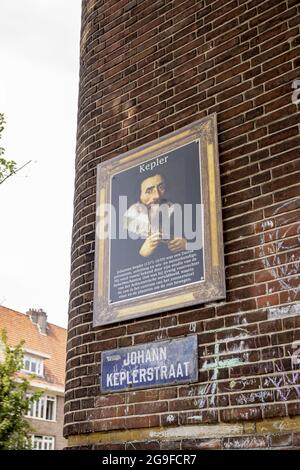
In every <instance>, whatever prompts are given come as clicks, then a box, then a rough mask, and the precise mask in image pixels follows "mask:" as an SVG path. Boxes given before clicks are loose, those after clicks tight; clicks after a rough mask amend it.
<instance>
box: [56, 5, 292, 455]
mask: <svg viewBox="0 0 300 470" xmlns="http://www.w3.org/2000/svg"><path fill="white" fill-rule="evenodd" d="M299 18H300V5H299V1H298V0H201V1H200V0H141V1H136V0H109V1H103V0H83V2H82V33H81V71H80V95H79V110H78V141H77V157H76V184H75V197H74V226H73V245H72V275H71V296H70V311H69V326H68V355H67V376H66V406H65V428H64V433H65V437H67V438H68V444H69V446H72V447H81V448H83V447H84V446H95V447H96V448H108V449H130V448H132V446H133V448H135V449H139V448H148V449H151V448H153V449H198V448H199V449H202V448H214V449H218V448H225V449H233V448H236V449H238V448H281V447H283V448H288V447H297V446H300V416H299V414H300V386H299V378H300V370H299V362H300V361H299V358H298V356H299V341H300V316H299V315H300V304H299V300H300V289H299V259H300V258H299V255H300V247H299V233H300V225H299V216H300V211H299V207H300V205H299V204H300V190H299V188H300V185H299V176H300V159H299V148H300V136H299V123H300V114H299V102H298V101H297V99H295V94H294V95H293V93H294V91H295V89H294V88H293V86H295V84H294V81H295V80H297V79H300V60H299V54H300V46H299ZM212 113H217V120H218V140H219V152H220V173H221V193H222V203H223V214H222V218H223V236H224V243H225V268H226V299H225V300H224V301H220V302H214V303H209V304H206V305H200V304H199V305H198V306H196V307H193V308H186V309H181V310H178V311H173V312H172V311H171V312H169V313H164V314H160V315H156V316H155V317H149V318H144V319H140V320H131V321H125V322H120V323H119V324H115V325H108V326H105V327H97V328H93V326H92V312H93V302H92V300H93V279H94V264H93V262H94V240H95V207H96V166H97V164H98V163H100V162H101V161H103V160H104V159H105V160H108V159H110V158H112V157H115V156H117V155H121V154H122V153H124V152H126V151H128V150H131V149H134V148H136V147H138V146H140V145H141V144H145V143H148V142H151V141H152V140H154V139H156V138H158V137H161V136H164V135H167V134H168V133H170V132H172V131H174V130H177V129H180V128H181V127H183V126H184V125H187V124H190V123H192V122H194V121H196V120H198V119H200V118H202V117H205V116H208V115H210V114H212ZM191 333H197V335H198V342H199V356H198V361H199V364H198V365H199V371H200V378H199V382H198V383H197V384H193V385H180V386H172V387H161V388H154V389H145V390H140V391H127V392H122V393H119V394H118V393H114V394H101V393H100V388H99V370H100V369H99V368H100V362H101V352H102V351H105V350H109V349H114V348H120V347H124V346H131V345H136V344H142V343H147V342H152V341H156V340H162V339H168V338H177V337H183V336H185V335H189V334H191Z"/></svg>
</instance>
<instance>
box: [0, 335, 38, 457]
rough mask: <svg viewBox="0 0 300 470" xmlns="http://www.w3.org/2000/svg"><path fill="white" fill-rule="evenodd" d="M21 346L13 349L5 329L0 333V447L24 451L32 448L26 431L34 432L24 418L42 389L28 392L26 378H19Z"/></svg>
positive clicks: (21, 343) (21, 361) (21, 344)
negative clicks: (8, 341) (30, 393)
mask: <svg viewBox="0 0 300 470" xmlns="http://www.w3.org/2000/svg"><path fill="white" fill-rule="evenodd" d="M23 345H24V342H23V341H22V342H20V343H19V344H18V345H17V346H16V347H15V348H14V349H11V348H10V347H9V345H8V343H7V336H6V333H5V331H2V332H1V335H0V347H1V351H0V355H1V356H2V355H3V357H1V356H0V450H26V449H30V448H31V441H30V438H29V433H30V432H32V431H33V429H32V428H31V426H30V424H29V423H28V421H26V419H25V418H24V415H25V414H26V413H27V412H28V409H29V407H30V404H31V403H32V402H33V401H35V400H38V399H39V398H40V396H41V395H42V392H35V393H32V395H30V396H29V395H28V393H29V381H28V380H25V379H21V378H20V377H18V375H17V373H18V372H19V371H20V370H21V369H22V367H23V357H24V352H23Z"/></svg>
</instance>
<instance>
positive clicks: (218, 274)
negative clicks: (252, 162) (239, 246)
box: [93, 115, 225, 326]
mask: <svg viewBox="0 0 300 470" xmlns="http://www.w3.org/2000/svg"><path fill="white" fill-rule="evenodd" d="M97 170H98V171H97V215H96V244H95V246H96V249H95V281H94V317H93V318H94V322H93V323H94V326H98V325H105V324H111V323H116V322H120V321H125V320H129V319H133V318H138V317H142V316H146V315H152V314H154V313H159V312H162V311H165V310H172V309H175V308H181V307H184V306H188V305H196V304H201V303H204V302H208V301H210V300H216V299H220V298H223V297H224V295H225V283H224V262H223V244H222V243H223V241H222V223H221V202H220V187H219V186H220V182H219V163H218V146H217V120H216V115H212V116H209V117H208V118H205V119H204V120H201V121H198V122H196V123H193V124H192V125H189V126H186V127H185V128H182V129H180V130H178V131H176V132H174V133H172V134H168V135H166V136H164V137H162V138H160V139H158V140H156V141H153V142H151V143H150V144H147V145H145V146H142V147H139V148H137V149H134V150H131V151H129V152H127V153H126V154H122V155H120V156H118V157H114V158H112V159H110V160H107V161H105V162H103V163H100V164H99V165H98V169H97Z"/></svg>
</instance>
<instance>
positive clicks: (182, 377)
mask: <svg viewBox="0 0 300 470" xmlns="http://www.w3.org/2000/svg"><path fill="white" fill-rule="evenodd" d="M197 380H198V351H197V335H191V336H187V337H185V338H179V339H173V340H168V341H161V342H154V343H146V344H141V345H138V346H132V347H129V348H120V349H113V350H110V351H104V352H102V354H101V377H100V384H101V391H102V392H103V393H111V392H118V391H120V390H134V389H138V388H152V387H158V386H164V385H176V384H181V383H190V382H197Z"/></svg>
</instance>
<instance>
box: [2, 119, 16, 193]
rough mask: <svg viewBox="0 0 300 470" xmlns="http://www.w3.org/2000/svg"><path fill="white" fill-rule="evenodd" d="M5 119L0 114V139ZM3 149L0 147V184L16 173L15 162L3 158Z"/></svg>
mask: <svg viewBox="0 0 300 470" xmlns="http://www.w3.org/2000/svg"><path fill="white" fill-rule="evenodd" d="M4 124H5V119H4V114H2V113H0V139H1V133H2V131H3V129H4ZM3 155H4V148H3V147H0V184H1V183H3V182H4V181H5V180H6V179H7V178H9V177H10V176H11V175H13V174H14V173H15V172H16V165H17V164H16V162H14V161H13V160H6V159H5V158H4V157H3Z"/></svg>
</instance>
